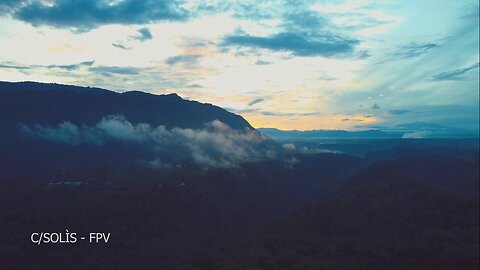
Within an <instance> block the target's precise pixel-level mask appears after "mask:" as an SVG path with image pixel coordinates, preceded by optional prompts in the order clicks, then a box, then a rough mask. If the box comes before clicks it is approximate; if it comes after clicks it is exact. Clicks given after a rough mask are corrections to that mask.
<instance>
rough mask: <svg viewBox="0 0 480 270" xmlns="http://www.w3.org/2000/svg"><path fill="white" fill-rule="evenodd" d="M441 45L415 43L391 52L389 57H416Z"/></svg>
mask: <svg viewBox="0 0 480 270" xmlns="http://www.w3.org/2000/svg"><path fill="white" fill-rule="evenodd" d="M438 47H440V46H439V45H438V44H437V43H421V44H420V43H415V42H412V43H410V44H408V45H404V46H401V47H400V48H399V49H398V50H397V51H395V52H393V53H390V54H389V55H388V58H389V59H391V60H405V59H410V58H416V57H419V56H421V55H423V54H426V53H428V52H430V50H432V49H435V48H438Z"/></svg>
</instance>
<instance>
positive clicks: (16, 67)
mask: <svg viewBox="0 0 480 270" xmlns="http://www.w3.org/2000/svg"><path fill="white" fill-rule="evenodd" d="M2 68H5V69H18V70H26V69H32V68H34V66H20V65H12V64H10V63H6V64H0V69H2Z"/></svg>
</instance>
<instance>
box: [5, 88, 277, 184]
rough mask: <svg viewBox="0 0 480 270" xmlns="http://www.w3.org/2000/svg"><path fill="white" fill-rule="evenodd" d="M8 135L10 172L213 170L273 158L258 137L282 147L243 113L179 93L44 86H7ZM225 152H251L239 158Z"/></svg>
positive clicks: (6, 168)
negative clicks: (138, 165) (130, 166)
mask: <svg viewBox="0 0 480 270" xmlns="http://www.w3.org/2000/svg"><path fill="white" fill-rule="evenodd" d="M102 121H106V122H104V123H103V124H104V127H103V128H99V126H98V125H99V123H102ZM214 121H219V122H217V124H216V126H212V123H213V122H214ZM158 127H160V128H159V129H158ZM226 127H228V130H225V128H226ZM172 130H174V131H172ZM105 131H106V132H105ZM197 131H198V132H197ZM0 137H1V140H0V161H1V163H2V165H1V166H0V173H1V174H3V175H7V174H10V173H29V172H36V171H39V170H42V171H46V170H50V169H51V170H59V169H60V168H73V167H77V168H78V167H91V166H99V165H100V164H107V165H108V164H117V165H120V164H127V163H134V162H149V161H154V160H155V164H154V165H156V164H159V163H162V162H166V161H168V162H170V163H172V162H175V163H179V162H189V161H191V160H192V159H193V157H195V158H196V159H197V161H200V162H203V163H204V164H207V165H209V166H230V163H231V164H232V165H231V166H234V165H236V164H237V163H239V162H245V161H250V157H251V158H252V159H261V158H263V157H264V156H266V154H264V152H261V151H257V148H258V149H261V146H260V143H258V142H254V144H256V145H255V147H253V146H251V145H250V144H251V142H250V141H249V140H250V138H253V139H251V140H252V141H253V140H255V138H256V139H258V140H263V141H265V143H264V144H263V145H264V146H265V145H267V144H268V145H269V146H268V147H269V148H271V147H273V148H278V146H276V145H275V143H274V142H273V141H272V140H269V139H268V138H267V137H265V138H263V137H261V134H260V133H258V132H257V131H256V130H255V129H254V128H253V127H252V126H251V125H250V124H249V123H248V122H247V121H246V120H245V119H243V118H242V117H241V116H239V115H236V114H233V113H230V112H228V111H226V110H225V109H222V108H220V107H217V106H214V105H211V104H204V103H199V102H196V101H189V100H184V99H182V98H181V97H179V96H178V95H177V94H168V95H154V94H149V93H144V92H139V91H131V92H125V93H117V92H113V91H109V90H105V89H100V88H91V87H78V86H70V85H60V84H45V83H36V82H19V83H11V82H0ZM235 140H236V141H235ZM258 140H257V141H258ZM212 142H214V143H215V144H214V143H212ZM234 143H236V144H238V145H237V147H236V148H234V147H232V146H231V145H232V144H234ZM227 146H230V148H226V147H227ZM242 147H243V148H242ZM192 148H195V149H194V150H195V151H197V152H198V153H197V152H194V150H192ZM198 148H199V149H198ZM225 149H228V150H229V151H234V150H238V149H241V150H244V152H246V153H244V154H242V156H240V158H241V160H239V159H238V158H237V159H236V158H235V155H231V154H230V153H229V152H228V151H227V150H225ZM262 151H263V150H262ZM233 154H234V153H233ZM225 160H226V161H225ZM220 163H221V164H220Z"/></svg>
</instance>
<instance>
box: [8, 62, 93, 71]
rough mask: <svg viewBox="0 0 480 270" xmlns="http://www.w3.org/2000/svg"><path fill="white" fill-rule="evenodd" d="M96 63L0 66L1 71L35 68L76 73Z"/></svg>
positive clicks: (10, 64)
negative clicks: (3, 69)
mask: <svg viewBox="0 0 480 270" xmlns="http://www.w3.org/2000/svg"><path fill="white" fill-rule="evenodd" d="M94 63H95V61H84V62H81V63H78V64H69V65H48V66H42V65H30V66H26V65H17V64H12V63H11V62H6V63H5V64H0V69H2V68H5V69H17V70H29V69H35V68H47V69H64V70H67V71H74V70H78V69H80V68H81V67H90V66H92V65H93V64H94Z"/></svg>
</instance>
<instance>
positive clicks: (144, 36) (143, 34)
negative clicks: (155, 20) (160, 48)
mask: <svg viewBox="0 0 480 270" xmlns="http://www.w3.org/2000/svg"><path fill="white" fill-rule="evenodd" d="M137 33H138V35H137V36H135V37H134V39H138V40H140V41H142V42H143V41H145V40H149V39H152V38H153V36H152V33H151V32H150V30H149V29H148V28H146V27H144V28H140V29H138V31H137Z"/></svg>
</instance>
